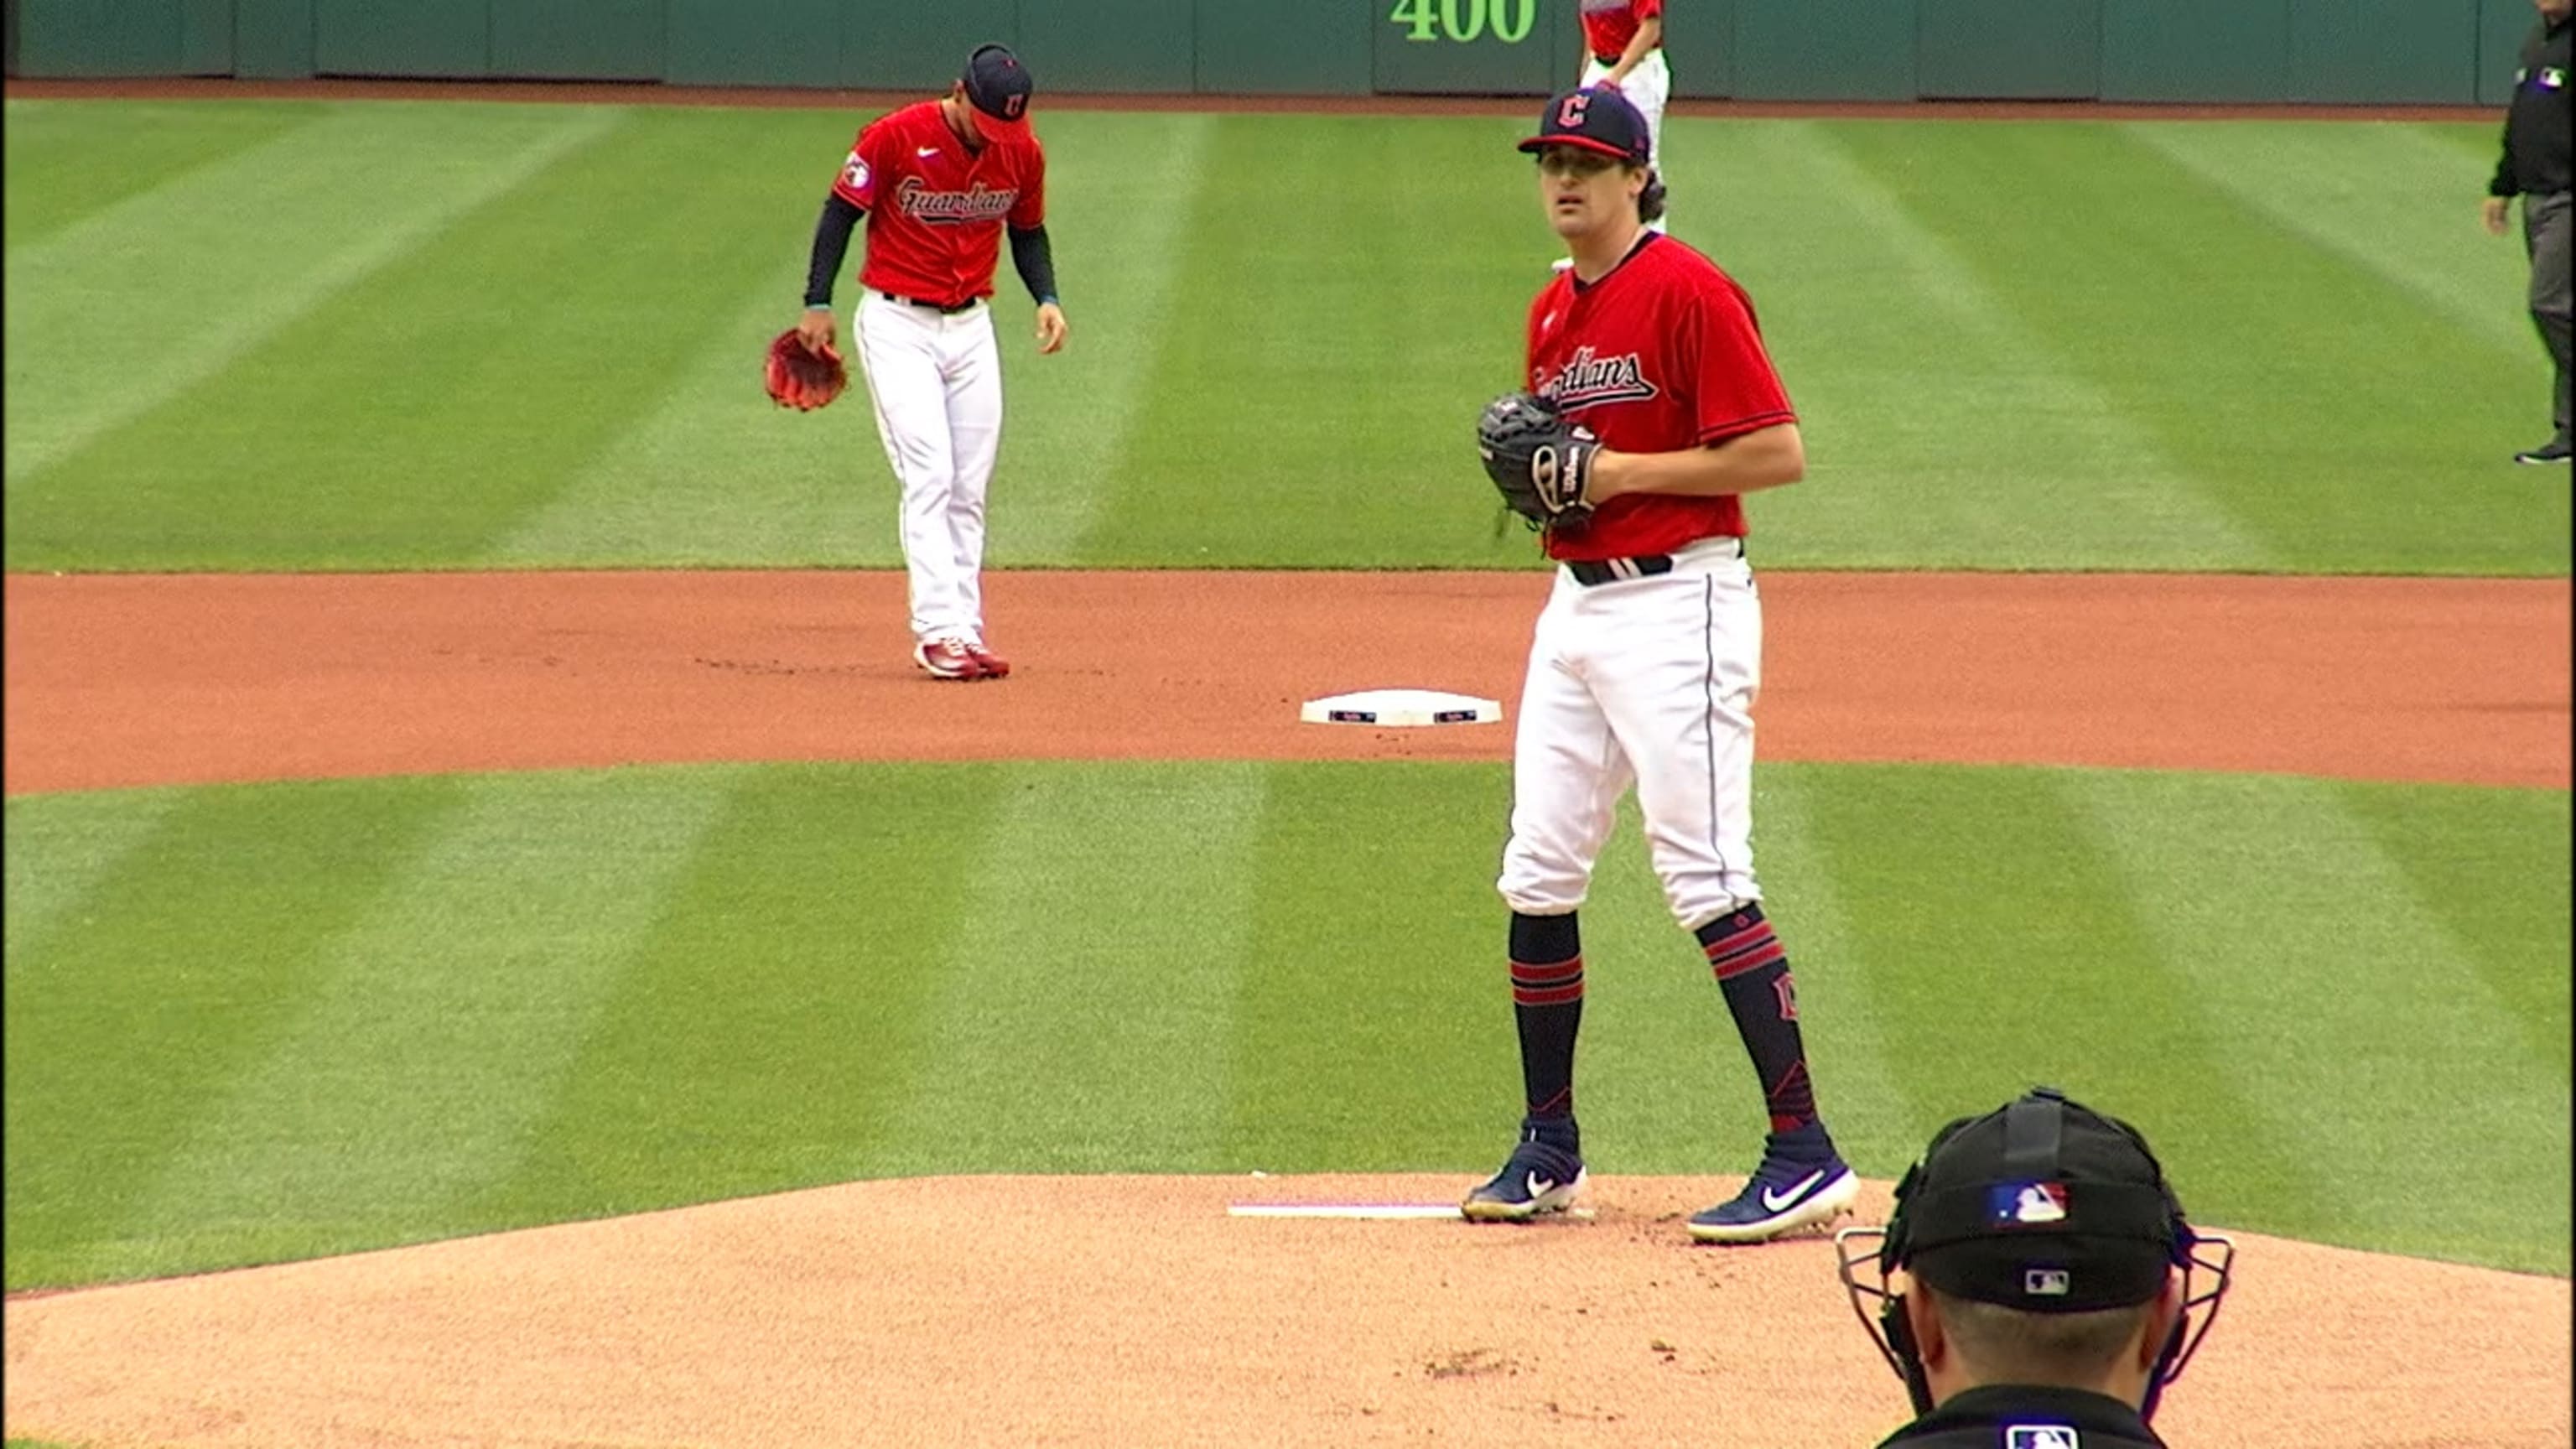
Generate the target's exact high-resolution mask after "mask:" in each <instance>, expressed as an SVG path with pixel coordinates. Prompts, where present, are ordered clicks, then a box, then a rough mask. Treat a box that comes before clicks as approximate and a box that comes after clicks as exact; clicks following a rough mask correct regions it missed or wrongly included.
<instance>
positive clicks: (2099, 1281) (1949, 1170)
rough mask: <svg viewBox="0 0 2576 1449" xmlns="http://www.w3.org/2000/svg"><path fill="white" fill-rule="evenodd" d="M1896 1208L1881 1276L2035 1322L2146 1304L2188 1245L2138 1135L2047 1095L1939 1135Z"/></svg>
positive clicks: (2041, 1091) (2035, 1092) (2038, 1091)
mask: <svg viewBox="0 0 2576 1449" xmlns="http://www.w3.org/2000/svg"><path fill="white" fill-rule="evenodd" d="M1896 1210H1897V1216H1898V1217H1899V1218H1900V1219H1902V1220H1903V1223H1904V1227H1903V1230H1902V1232H1901V1233H1900V1232H1896V1231H1891V1232H1890V1233H1889V1240H1888V1242H1887V1244H1886V1254H1887V1257H1888V1259H1890V1260H1892V1261H1888V1262H1885V1263H1883V1265H1882V1266H1885V1267H1890V1268H1894V1267H1902V1268H1904V1269H1906V1270H1907V1271H1909V1272H1911V1273H1912V1274H1913V1275H1914V1277H1915V1278H1916V1279H1917V1280H1919V1281H1921V1282H1923V1283H1926V1284H1929V1285H1930V1286H1931V1287H1933V1288H1935V1289H1937V1290H1939V1291H1940V1292H1943V1293H1946V1294H1948V1295H1950V1296H1951V1297H1953V1298H1966V1299H1973V1300H1975V1301H1977V1302H1980V1303H1994V1304H2000V1305H2002V1306H2003V1307H2006V1308H2017V1309H2020V1310H2022V1311H2024V1312H2029V1313H2084V1312H2090V1311H2093V1310H2095V1309H2103V1308H2122V1307H2127V1306H2130V1305H2132V1304H2138V1303H2144V1302H2146V1301H2147V1300H2148V1299H2150V1298H2153V1297H2155V1296H2156V1294H2157V1293H2158V1292H2160V1291H2162V1290H2163V1288H2164V1285H2165V1277H2166V1271H2167V1270H2168V1269H2170V1268H2173V1267H2176V1266H2179V1265H2181V1264H2184V1263H2187V1262H2188V1261H2189V1256H2190V1249H2191V1243H2192V1236H2191V1229H2190V1228H2189V1227H2188V1226H2187V1225H2186V1224H2185V1223H2184V1222H2183V1217H2182V1208H2181V1206H2180V1205H2179V1204H2178V1203H2176V1202H2175V1201H2174V1199H2173V1194H2172V1192H2171V1190H2170V1189H2169V1188H2167V1186H2166V1184H2165V1179H2164V1170H2163V1169H2162V1168H2161V1167H2160V1166H2158V1165H2157V1163H2156V1159H2155V1154H2154V1153H2152V1152H2150V1151H2148V1150H2147V1144H2146V1139H2145V1138H2143V1137H2141V1136H2139V1135H2138V1132H2137V1130H2136V1129H2135V1128H2132V1127H2130V1126H2129V1125H2128V1124H2127V1123H2125V1122H2122V1121H2120V1120H2119V1119H2117V1118H2113V1117H2105V1116H2103V1115H2101V1114H2100V1113H2098V1112H2095V1111H2093V1110H2092V1109H2090V1108H2088V1107H2084V1106H2081V1105H2079V1104H2077V1103H2074V1102H2070V1101H2068V1100H2067V1099H2066V1096H2065V1094H2064V1093H2062V1092H2059V1091H2057V1090H2056V1089H2054V1088H2051V1087H2034V1088H2032V1089H2031V1090H2030V1092H2028V1093H2027V1094H2025V1095H2024V1096H2022V1097H2021V1098H2020V1099H2019V1100H2017V1101H2014V1102H2010V1103H2007V1104H2006V1105H2004V1106H2003V1107H2001V1108H1998V1109H1997V1110H1995V1111H1993V1112H1989V1113H1987V1114H1986V1115H1985V1116H1983V1117H1971V1118H1962V1119H1960V1120H1959V1121H1956V1122H1953V1123H1951V1124H1950V1125H1949V1126H1948V1127H1945V1128H1943V1129H1942V1131H1941V1134H1940V1135H1939V1136H1937V1137H1935V1138H1933V1140H1932V1148H1931V1151H1930V1152H1929V1153H1927V1154H1926V1155H1925V1157H1924V1159H1923V1161H1922V1162H1920V1163H1919V1164H1917V1165H1916V1166H1915V1167H1914V1169H1913V1170H1912V1171H1910V1172H1908V1173H1906V1175H1905V1180H1904V1181H1903V1182H1901V1183H1899V1184H1898V1185H1897V1209H1896Z"/></svg>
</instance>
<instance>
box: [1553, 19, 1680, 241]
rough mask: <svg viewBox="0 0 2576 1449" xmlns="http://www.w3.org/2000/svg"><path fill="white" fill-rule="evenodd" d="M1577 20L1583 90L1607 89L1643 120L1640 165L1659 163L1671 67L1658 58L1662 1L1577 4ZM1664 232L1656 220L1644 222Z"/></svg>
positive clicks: (1661, 49) (1661, 221)
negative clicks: (1579, 17) (1580, 33)
mask: <svg viewBox="0 0 2576 1449" xmlns="http://www.w3.org/2000/svg"><path fill="white" fill-rule="evenodd" d="M1577 3H1578V4H1579V5H1580V6H1581V8H1582V18H1583V74H1582V77H1581V78H1580V79H1578V80H1577V81H1576V82H1575V84H1576V85H1577V86H1578V87H1580V88H1582V89H1585V90H1593V89H1597V88H1599V87H1602V86H1610V87H1612V88H1614V89H1616V90H1617V91H1618V92H1619V94H1621V95H1623V96H1625V97H1627V98H1628V103H1629V104H1631V105H1633V106H1635V107H1636V108H1637V113H1638V114H1639V115H1641V116H1644V117H1645V118H1646V164H1647V165H1649V166H1656V167H1660V166H1662V165H1663V161H1664V107H1665V105H1666V104H1667V103H1668V102H1670V101H1671V100H1672V95H1673V73H1672V68H1671V67H1670V65H1668V64H1667V63H1666V62H1665V60H1664V0H1577ZM1646 225H1647V226H1649V227H1651V228H1653V229H1654V230H1656V231H1662V230H1663V229H1664V219H1663V218H1662V217H1660V216H1658V217H1656V218H1654V219H1653V220H1651V221H1649V222H1647V223H1646Z"/></svg>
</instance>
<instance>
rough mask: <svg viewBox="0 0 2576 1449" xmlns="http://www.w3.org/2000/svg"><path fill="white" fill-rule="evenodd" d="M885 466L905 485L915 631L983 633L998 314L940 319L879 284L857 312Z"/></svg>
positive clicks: (998, 378) (997, 398)
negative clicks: (886, 291) (879, 290)
mask: <svg viewBox="0 0 2576 1449" xmlns="http://www.w3.org/2000/svg"><path fill="white" fill-rule="evenodd" d="M853 325H854V326H855V328H856V330H857V332H858V335H859V367H860V371H861V372H862V373H863V374H864V375H865V376H866V378H867V382H868V398H869V400H870V401H871V402H872V403H873V404H874V405H875V407H876V415H877V436H878V438H880V439H881V440H883V441H884V443H885V451H886V462H887V463H889V464H891V465H892V466H893V468H894V476H895V480H896V481H897V482H899V483H900V484H902V485H903V511H902V533H903V562H904V568H905V571H906V573H907V574H908V575H909V578H910V584H911V596H912V634H913V638H914V639H916V640H918V641H922V642H928V641H930V640H933V639H943V638H949V637H953V636H960V635H962V636H964V637H966V638H969V639H973V640H976V641H979V642H980V641H981V640H982V639H983V637H984V494H985V489H986V488H987V487H988V486H989V485H990V484H991V482H992V479H993V460H994V458H995V457H996V456H998V455H999V453H1000V451H1001V445H1002V356H1001V350H1000V349H999V348H998V347H997V346H995V344H994V341H993V312H992V309H991V308H990V307H984V306H977V307H972V308H969V309H968V310H966V311H963V312H958V313H953V314H948V315H943V314H941V313H939V312H935V311H932V310H931V309H929V308H927V307H916V306H914V305H912V304H911V303H909V302H896V301H890V300H888V299H887V298H886V297H885V296H883V295H882V294H880V293H876V292H870V293H868V294H867V295H866V296H865V297H864V298H863V299H862V300H861V301H860V303H859V306H858V313H857V316H856V318H855V319H854V323H853Z"/></svg>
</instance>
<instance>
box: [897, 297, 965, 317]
mask: <svg viewBox="0 0 2576 1449" xmlns="http://www.w3.org/2000/svg"><path fill="white" fill-rule="evenodd" d="M877 295H878V296H880V297H883V298H885V299H886V300H887V301H889V302H901V303H902V304H903V305H905V306H907V307H919V308H920V309H921V310H923V311H925V312H936V313H938V314H939V315H940V316H942V317H954V316H956V315H957V314H958V313H960V312H971V311H973V310H975V304H976V303H978V302H981V301H983V300H984V299H983V298H981V297H969V298H967V299H966V300H965V301H963V302H960V303H958V304H957V305H956V306H954V307H942V306H940V305H939V304H938V303H936V302H925V301H923V300H921V299H920V298H919V297H898V296H896V295H895V294H894V293H892V292H879V293H877Z"/></svg>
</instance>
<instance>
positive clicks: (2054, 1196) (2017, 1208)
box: [1986, 1182, 2066, 1226]
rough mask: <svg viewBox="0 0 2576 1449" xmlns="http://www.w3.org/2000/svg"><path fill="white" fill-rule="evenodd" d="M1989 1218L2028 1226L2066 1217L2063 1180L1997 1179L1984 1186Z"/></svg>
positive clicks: (2062, 1219)
mask: <svg viewBox="0 0 2576 1449" xmlns="http://www.w3.org/2000/svg"><path fill="white" fill-rule="evenodd" d="M1986 1218H1987V1220H1988V1221H1989V1222H1994V1223H2001V1224H2017V1225H2021V1226H2030V1225H2033V1224H2038V1223H2062V1222H2064V1221H2066V1184H2065V1183H2062V1182H1999V1183H1996V1184H1995V1185H1994V1186H1993V1187H1991V1188H1988V1189H1987V1190H1986Z"/></svg>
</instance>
